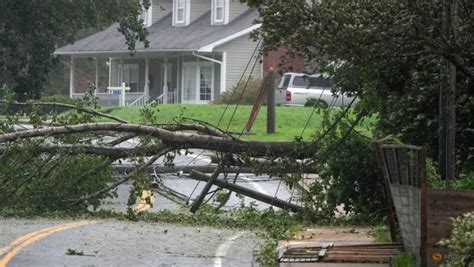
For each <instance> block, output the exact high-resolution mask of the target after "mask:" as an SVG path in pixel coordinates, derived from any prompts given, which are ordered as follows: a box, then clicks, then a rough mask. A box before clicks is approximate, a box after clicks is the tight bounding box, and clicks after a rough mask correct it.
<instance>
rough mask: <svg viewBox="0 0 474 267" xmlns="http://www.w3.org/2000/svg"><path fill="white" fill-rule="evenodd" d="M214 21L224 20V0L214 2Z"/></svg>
mask: <svg viewBox="0 0 474 267" xmlns="http://www.w3.org/2000/svg"><path fill="white" fill-rule="evenodd" d="M214 21H215V22H224V0H215V3H214Z"/></svg>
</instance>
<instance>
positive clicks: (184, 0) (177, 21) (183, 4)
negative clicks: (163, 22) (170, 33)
mask: <svg viewBox="0 0 474 267" xmlns="http://www.w3.org/2000/svg"><path fill="white" fill-rule="evenodd" d="M189 7H190V1H189V0H174V12H173V17H174V19H173V22H174V25H175V26H184V25H188V24H189V16H190V12H189Z"/></svg>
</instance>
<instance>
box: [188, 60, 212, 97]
mask: <svg viewBox="0 0 474 267" xmlns="http://www.w3.org/2000/svg"><path fill="white" fill-rule="evenodd" d="M183 64H184V65H183V94H182V97H183V98H182V102H183V103H195V104H196V103H209V101H212V100H213V92H214V74H213V73H214V67H213V63H209V62H185V63H183Z"/></svg>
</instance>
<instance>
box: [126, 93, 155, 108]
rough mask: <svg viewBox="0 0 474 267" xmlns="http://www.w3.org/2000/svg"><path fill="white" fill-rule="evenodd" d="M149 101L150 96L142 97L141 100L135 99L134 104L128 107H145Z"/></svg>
mask: <svg viewBox="0 0 474 267" xmlns="http://www.w3.org/2000/svg"><path fill="white" fill-rule="evenodd" d="M149 99H150V97H149V96H147V95H142V96H140V97H139V98H137V99H135V100H134V101H133V102H132V103H130V104H128V106H144V105H145V104H146V103H147V102H148V100H149Z"/></svg>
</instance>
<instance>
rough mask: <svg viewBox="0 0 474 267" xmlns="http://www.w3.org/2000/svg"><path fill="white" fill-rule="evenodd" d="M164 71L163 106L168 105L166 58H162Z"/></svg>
mask: <svg viewBox="0 0 474 267" xmlns="http://www.w3.org/2000/svg"><path fill="white" fill-rule="evenodd" d="M164 68H165V69H164V70H163V83H164V84H163V94H164V97H163V104H168V58H167V57H165V58H164Z"/></svg>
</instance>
